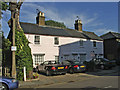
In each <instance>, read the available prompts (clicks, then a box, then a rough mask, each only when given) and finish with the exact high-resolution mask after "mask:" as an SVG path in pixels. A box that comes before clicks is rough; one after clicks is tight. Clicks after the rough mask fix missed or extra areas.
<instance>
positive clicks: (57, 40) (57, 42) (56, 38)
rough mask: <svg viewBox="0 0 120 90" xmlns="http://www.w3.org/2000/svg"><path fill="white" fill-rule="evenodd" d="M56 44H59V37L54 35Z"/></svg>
mask: <svg viewBox="0 0 120 90" xmlns="http://www.w3.org/2000/svg"><path fill="white" fill-rule="evenodd" d="M54 45H59V37H54Z"/></svg>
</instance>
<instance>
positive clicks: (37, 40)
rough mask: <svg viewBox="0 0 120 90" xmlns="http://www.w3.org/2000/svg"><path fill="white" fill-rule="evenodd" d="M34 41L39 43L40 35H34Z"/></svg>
mask: <svg viewBox="0 0 120 90" xmlns="http://www.w3.org/2000/svg"><path fill="white" fill-rule="evenodd" d="M34 43H35V44H40V36H35V39H34Z"/></svg>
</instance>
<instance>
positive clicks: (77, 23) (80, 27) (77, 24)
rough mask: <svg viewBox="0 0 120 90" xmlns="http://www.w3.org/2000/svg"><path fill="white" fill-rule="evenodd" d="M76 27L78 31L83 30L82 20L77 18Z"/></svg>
mask: <svg viewBox="0 0 120 90" xmlns="http://www.w3.org/2000/svg"><path fill="white" fill-rule="evenodd" d="M74 25H75V29H76V30H78V31H82V21H81V20H79V19H77V20H75V24H74Z"/></svg>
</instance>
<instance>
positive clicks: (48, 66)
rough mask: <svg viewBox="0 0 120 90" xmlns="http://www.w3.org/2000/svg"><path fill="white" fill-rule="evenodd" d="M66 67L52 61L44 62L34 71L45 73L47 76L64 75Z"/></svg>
mask: <svg viewBox="0 0 120 90" xmlns="http://www.w3.org/2000/svg"><path fill="white" fill-rule="evenodd" d="M67 69H68V67H67V66H66V65H62V64H57V63H55V62H54V61H45V62H43V63H42V64H40V65H38V66H37V67H36V71H38V72H40V73H45V74H46V75H47V76H51V75H53V74H66V73H67Z"/></svg>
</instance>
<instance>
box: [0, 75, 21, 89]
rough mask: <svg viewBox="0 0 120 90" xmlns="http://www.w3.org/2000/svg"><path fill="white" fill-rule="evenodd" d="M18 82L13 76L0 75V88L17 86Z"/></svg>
mask: <svg viewBox="0 0 120 90" xmlns="http://www.w3.org/2000/svg"><path fill="white" fill-rule="evenodd" d="M18 86H19V82H18V80H16V79H14V78H9V77H3V76H0V89H2V90H13V89H16V88H18Z"/></svg>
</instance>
